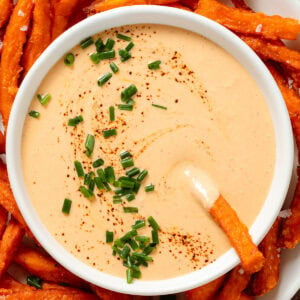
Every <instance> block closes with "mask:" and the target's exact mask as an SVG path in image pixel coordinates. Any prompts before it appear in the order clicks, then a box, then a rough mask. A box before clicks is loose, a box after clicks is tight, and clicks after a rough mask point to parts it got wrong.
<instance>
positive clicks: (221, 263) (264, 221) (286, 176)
mask: <svg viewBox="0 0 300 300" xmlns="http://www.w3.org/2000/svg"><path fill="white" fill-rule="evenodd" d="M129 24H162V25H169V26H174V27H179V28H183V29H186V30H189V31H192V32H195V33H198V34H200V35H203V36H204V37H206V38H208V39H209V40H212V41H213V42H215V43H216V44H218V45H220V46H221V47H223V48H224V49H225V50H226V51H227V52H229V53H230V54H231V55H232V56H233V57H235V58H236V59H237V60H238V61H239V62H240V63H241V64H242V65H243V66H244V67H245V68H246V70H247V71H248V72H249V73H250V75H251V76H252V77H253V79H254V80H255V81H256V83H257V84H258V86H259V87H260V89H261V90H262V92H263V94H264V96H265V99H266V102H267V105H268V108H269V111H270V113H271V116H272V121H273V125H274V131H275V140H276V160H275V169H274V177H273V180H272V183H271V187H270V191H269V193H268V196H267V198H266V201H265V203H264V205H263V207H262V209H261V211H260V213H259V215H258V216H257V218H256V219H255V221H254V223H253V224H252V226H251V228H250V234H251V236H252V238H253V240H254V242H255V243H256V244H257V243H259V242H260V241H261V240H262V239H263V237H264V235H265V234H266V233H267V231H268V230H269V228H270V227H271V225H272V223H273V222H274V220H275V218H276V216H277V215H278V212H279V210H280V208H281V206H282V204H283V202H284V199H285V196H286V193H287V190H288V187H289V183H290V179H291V174H292V167H293V157H294V144H293V134H292V129H291V124H290V119H289V115H288V112H287V109H286V106H285V104H284V100H283V98H282V95H281V93H280V91H279V88H278V86H277V85H276V83H275V81H274V79H273V77H272V76H271V74H270V73H269V71H268V69H267V68H266V66H265V65H264V64H263V62H262V61H261V60H260V58H259V57H258V56H257V55H256V54H255V53H254V52H253V51H252V50H251V49H250V48H249V47H248V46H247V45H246V44H245V43H244V42H243V41H241V40H240V39H239V38H238V37H237V36H236V35H235V34H233V33H232V32H230V31H229V30H227V29H226V28H225V27H223V26H221V25H219V24H218V23H216V22H214V21H211V20H209V19H207V18H205V17H202V16H200V15H197V14H195V13H192V12H188V11H184V10H179V9H176V8H170V7H163V6H154V5H139V6H135V7H134V9H133V8H132V7H122V8H116V9H113V10H110V11H106V12H104V13H101V14H96V15H94V16H92V17H89V18H87V19H85V20H83V21H82V22H80V23H78V24H77V25H75V26H73V27H72V28H70V29H69V30H67V31H66V32H65V33H63V34H62V35H61V36H60V37H59V38H57V39H56V40H55V41H54V42H53V43H52V44H51V45H50V46H49V47H48V48H47V49H46V50H45V52H44V53H43V54H42V55H41V56H40V58H39V59H38V60H37V62H36V63H35V64H34V65H33V67H32V68H31V70H30V71H29V73H28V74H27V76H26V77H25V79H24V81H23V82H22V84H21V86H20V89H19V91H18V94H17V96H16V98H15V101H14V104H13V107H12V111H11V115H10V119H9V124H8V130H7V143H6V149H7V154H6V159H7V167H8V174H9V179H10V183H11V187H12V191H13V194H14V196H15V198H16V201H17V204H18V206H19V208H20V211H21V212H22V215H23V217H24V219H25V221H26V223H27V224H28V226H29V228H30V229H31V231H32V233H33V234H34V236H35V237H36V238H37V240H38V241H39V242H40V244H41V245H42V246H43V247H44V248H45V249H46V251H47V252H48V253H49V254H50V255H51V256H52V257H53V258H54V259H55V260H56V261H58V262H59V263H60V264H61V265H62V266H64V267H65V268H66V269H68V270H70V271H71V272H72V273H74V274H76V275H77V276H79V277H81V278H83V279H84V280H87V281H89V282H91V283H93V284H95V285H97V286H101V287H103V288H106V289H109V290H113V291H116V292H120V293H125V294H132V295H144V296H146V295H164V294H172V293H178V292H182V291H185V290H189V289H192V288H195V287H197V286H200V285H203V284H206V283H207V282H209V281H211V280H214V279H215V278H217V277H219V276H221V275H222V274H224V273H226V272H228V271H229V270H230V269H232V268H233V267H234V266H236V265H237V264H238V263H239V258H238V256H237V255H236V253H235V251H234V250H233V248H231V249H230V250H229V251H227V252H226V253H224V254H223V255H222V256H220V257H219V258H218V259H217V260H216V261H215V262H213V263H211V264H209V265H208V266H206V267H204V268H202V269H200V270H197V271H194V272H191V273H188V274H185V275H181V276H178V277H174V278H170V279H165V280H152V281H142V280H139V281H136V282H134V284H131V285H128V284H127V283H126V280H124V279H123V278H119V277H116V276H112V275H109V274H106V273H103V272H100V271H97V270H96V269H94V268H92V267H90V266H88V265H86V264H85V263H83V262H81V261H80V260H78V259H77V258H75V257H74V256H73V255H71V254H70V253H69V252H68V251H67V250H66V249H65V248H63V246H62V245H60V244H59V243H58V242H57V241H56V240H55V239H54V237H52V236H51V234H50V233H49V232H48V231H47V229H46V228H45V226H44V225H43V224H42V222H41V221H40V220H39V217H38V216H37V214H36V213H35V210H34V207H33V206H32V205H31V203H30V199H29V197H28V194H27V192H26V187H25V183H24V180H23V175H22V167H21V140H22V131H23V124H24V121H25V116H26V114H27V110H28V106H29V104H30V103H31V101H32V98H33V96H34V93H35V91H36V90H37V88H38V86H39V85H40V82H41V81H42V79H43V78H44V76H45V75H46V74H47V72H48V71H49V69H51V67H52V66H53V65H54V64H55V63H56V62H57V61H58V60H59V59H61V57H62V56H63V55H64V54H65V53H67V52H68V51H69V50H70V49H72V48H73V47H74V46H75V45H77V44H79V42H80V41H81V40H83V39H84V38H86V37H87V36H92V35H94V34H96V33H99V32H102V31H103V30H106V29H109V28H113V27H118V26H123V25H129ZM270 99H271V100H270Z"/></svg>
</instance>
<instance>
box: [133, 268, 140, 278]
mask: <svg viewBox="0 0 300 300" xmlns="http://www.w3.org/2000/svg"><path fill="white" fill-rule="evenodd" d="M131 270H132V271H131V272H132V273H131V274H132V277H133V278H141V276H142V273H141V271H140V270H134V269H131Z"/></svg>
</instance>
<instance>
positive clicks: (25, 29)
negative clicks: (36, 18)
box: [20, 25, 28, 31]
mask: <svg viewBox="0 0 300 300" xmlns="http://www.w3.org/2000/svg"><path fill="white" fill-rule="evenodd" d="M20 30H21V31H27V30H28V26H26V25H24V26H22V27H21V28H20Z"/></svg>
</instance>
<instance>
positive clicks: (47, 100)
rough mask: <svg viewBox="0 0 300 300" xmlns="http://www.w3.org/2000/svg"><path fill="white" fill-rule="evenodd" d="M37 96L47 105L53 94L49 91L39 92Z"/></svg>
mask: <svg viewBox="0 0 300 300" xmlns="http://www.w3.org/2000/svg"><path fill="white" fill-rule="evenodd" d="M37 98H38V100H39V102H40V103H41V104H42V105H46V104H47V103H48V102H49V101H50V100H51V95H50V94H49V93H47V94H45V95H41V94H37Z"/></svg>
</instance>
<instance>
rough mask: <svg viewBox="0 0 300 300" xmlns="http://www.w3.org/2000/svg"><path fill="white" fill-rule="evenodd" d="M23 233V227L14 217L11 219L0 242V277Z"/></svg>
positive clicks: (11, 258)
mask: <svg viewBox="0 0 300 300" xmlns="http://www.w3.org/2000/svg"><path fill="white" fill-rule="evenodd" d="M23 234H24V231H23V227H22V226H21V225H20V224H19V223H17V222H16V221H15V220H14V219H11V221H10V223H9V224H8V226H7V227H6V229H5V231H4V234H3V237H2V240H1V242H0V278H1V277H2V276H3V275H4V274H5V272H6V270H7V268H8V266H9V264H10V263H11V261H12V260H13V258H14V255H15V253H16V251H17V249H18V247H19V245H20V243H21V240H22V237H23Z"/></svg>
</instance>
